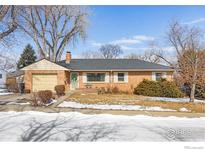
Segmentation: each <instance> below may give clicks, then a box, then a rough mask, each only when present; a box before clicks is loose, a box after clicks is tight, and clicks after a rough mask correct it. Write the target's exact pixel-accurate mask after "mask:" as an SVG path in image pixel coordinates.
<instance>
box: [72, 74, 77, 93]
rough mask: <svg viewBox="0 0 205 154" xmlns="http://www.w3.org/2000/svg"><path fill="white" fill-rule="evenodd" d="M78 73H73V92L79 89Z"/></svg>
mask: <svg viewBox="0 0 205 154" xmlns="http://www.w3.org/2000/svg"><path fill="white" fill-rule="evenodd" d="M78 86H79V85H78V73H76V72H72V73H71V90H75V89H76V88H78Z"/></svg>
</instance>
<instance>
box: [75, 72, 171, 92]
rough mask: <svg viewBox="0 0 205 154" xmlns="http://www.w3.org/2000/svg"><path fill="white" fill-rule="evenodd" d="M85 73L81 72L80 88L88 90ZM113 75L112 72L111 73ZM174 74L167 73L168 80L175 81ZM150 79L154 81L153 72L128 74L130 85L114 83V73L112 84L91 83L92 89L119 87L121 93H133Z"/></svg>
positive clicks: (111, 79) (111, 78)
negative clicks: (83, 75) (138, 86)
mask: <svg viewBox="0 0 205 154" xmlns="http://www.w3.org/2000/svg"><path fill="white" fill-rule="evenodd" d="M82 74H83V72H79V88H86V83H83V77H82ZM109 75H111V72H109ZM172 75H173V72H167V73H166V76H167V80H168V81H172V80H173V77H172ZM143 79H148V80H152V72H128V83H113V82H111V81H114V73H113V72H112V77H110V83H89V84H92V88H101V87H104V88H108V87H109V88H113V87H117V88H118V89H119V90H121V91H126V92H132V91H133V89H134V88H135V87H136V86H137V85H138V84H139V83H140V82H141V81H142V80H143Z"/></svg>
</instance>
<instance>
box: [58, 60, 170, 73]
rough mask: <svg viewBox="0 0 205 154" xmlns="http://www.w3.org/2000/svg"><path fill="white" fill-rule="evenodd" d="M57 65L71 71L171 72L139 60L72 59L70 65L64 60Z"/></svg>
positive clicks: (160, 66)
mask: <svg viewBox="0 0 205 154" xmlns="http://www.w3.org/2000/svg"><path fill="white" fill-rule="evenodd" d="M58 64H59V65H61V66H64V67H66V68H68V69H71V70H93V71H97V70H167V71H168V70H173V69H172V68H171V67H169V66H165V65H160V64H156V63H151V62H147V61H143V60H139V59H72V60H71V62H70V64H66V63H65V60H63V61H60V62H58Z"/></svg>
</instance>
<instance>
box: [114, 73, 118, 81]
mask: <svg viewBox="0 0 205 154" xmlns="http://www.w3.org/2000/svg"><path fill="white" fill-rule="evenodd" d="M114 82H118V78H117V72H114Z"/></svg>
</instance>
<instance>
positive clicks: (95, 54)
mask: <svg viewBox="0 0 205 154" xmlns="http://www.w3.org/2000/svg"><path fill="white" fill-rule="evenodd" d="M81 57H82V58H85V59H97V58H102V55H101V54H100V53H99V51H85V52H83V53H82V54H81Z"/></svg>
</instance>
